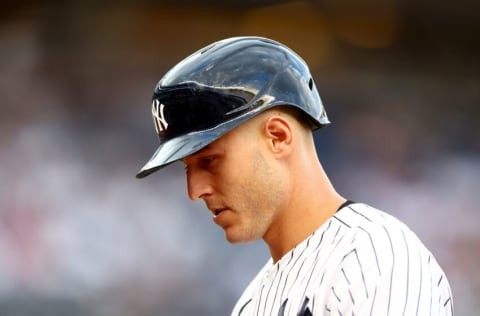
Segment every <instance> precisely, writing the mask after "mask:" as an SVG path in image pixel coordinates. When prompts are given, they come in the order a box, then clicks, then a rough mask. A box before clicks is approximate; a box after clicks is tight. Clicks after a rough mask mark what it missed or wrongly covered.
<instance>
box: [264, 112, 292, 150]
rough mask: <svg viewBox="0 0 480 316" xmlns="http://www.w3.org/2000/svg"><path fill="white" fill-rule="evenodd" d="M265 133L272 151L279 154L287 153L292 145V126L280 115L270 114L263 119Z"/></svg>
mask: <svg viewBox="0 0 480 316" xmlns="http://www.w3.org/2000/svg"><path fill="white" fill-rule="evenodd" d="M264 126H265V131H264V132H265V135H266V137H267V139H268V141H269V146H270V149H271V150H272V152H273V153H274V154H276V155H279V156H285V155H289V154H290V152H291V150H292V145H293V126H292V124H291V122H289V121H288V120H287V119H285V118H284V117H282V116H278V115H275V116H271V117H269V118H268V119H267V120H266V121H265V125H264Z"/></svg>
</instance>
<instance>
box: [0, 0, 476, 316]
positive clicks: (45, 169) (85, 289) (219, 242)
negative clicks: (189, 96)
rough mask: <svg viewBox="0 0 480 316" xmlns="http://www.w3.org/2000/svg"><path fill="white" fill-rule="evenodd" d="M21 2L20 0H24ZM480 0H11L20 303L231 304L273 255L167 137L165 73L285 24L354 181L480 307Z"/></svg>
mask: <svg viewBox="0 0 480 316" xmlns="http://www.w3.org/2000/svg"><path fill="white" fill-rule="evenodd" d="M8 2H10V3H8ZM479 9H480V5H479V4H478V3H477V2H475V1H467V0H459V1H455V2H447V1H414V0H384V1H380V0H366V1H362V2H361V5H360V4H359V2H358V1H353V0H341V1H338V0H337V1H335V0H321V1H266V0H264V1H260V0H258V1H254V0H243V1H238V0H234V1H233V0H232V1H220V0H216V1H214V0H209V1H207V0H205V1H193V0H192V1H185V0H176V1H161V0H158V1H153V0H152V1H146V0H142V1H131V0H123V1H92V0H90V1H89V0H83V1H80V0H69V1H63V2H60V1H58V2H57V1H47V0H45V1H33V0H32V1H17V2H12V1H2V3H1V4H0V95H1V97H0V175H1V179H2V181H1V182H0V315H12V316H24V315H25V316H31V315H35V316H36V315H48V316H55V315H69V316H75V315H82V316H124V315H125V316H130V315H133V316H150V315H227V314H228V313H229V311H230V309H231V307H232V305H233V303H234V301H235V299H236V298H237V296H238V295H239V294H240V293H241V291H242V289H243V287H244V286H245V285H246V284H247V283H248V281H249V280H250V278H251V277H253V275H254V274H255V273H256V271H257V269H258V268H259V267H260V266H261V265H262V264H263V263H264V261H265V260H266V259H267V257H268V253H267V249H266V248H265V247H264V245H263V244H262V243H261V242H259V243H255V244H251V245H239V246H232V245H229V244H228V243H227V242H226V241H225V240H224V238H223V232H222V231H221V230H220V229H219V228H217V227H216V226H215V225H214V224H212V222H211V219H210V215H209V214H208V212H206V211H205V210H204V208H203V205H202V204H201V203H192V202H190V201H188V199H187V195H186V188H185V184H184V180H185V179H184V175H183V168H182V166H179V165H178V164H174V165H172V166H171V167H169V168H168V169H166V170H165V171H164V172H162V173H161V174H155V175H154V176H151V177H148V178H146V179H145V180H142V181H138V180H136V179H135V177H134V176H135V173H136V172H137V170H138V169H139V168H140V167H141V166H142V165H143V163H144V162H145V161H146V160H147V159H148V158H149V157H150V155H151V154H152V153H153V150H154V148H155V147H156V144H157V139H156V136H155V135H154V128H153V124H152V122H151V117H150V114H149V110H150V97H151V94H152V91H153V87H154V86H155V84H156V82H157V81H158V80H159V79H160V77H161V76H162V75H163V74H164V72H165V71H167V70H168V69H169V68H170V67H171V66H173V65H174V64H175V63H176V62H178V61H180V60H181V59H183V58H184V57H186V56H187V55H189V54H190V53H192V52H193V51H195V50H196V49H198V48H201V47H203V46H205V45H206V44H208V43H210V42H212V41H216V40H219V39H222V38H224V37H230V36H236V35H259V36H267V37H271V38H273V39H276V40H279V41H281V42H283V43H285V44H287V45H288V46H290V47H291V48H293V49H294V50H295V51H297V52H298V53H299V54H300V55H302V56H303V57H304V59H305V60H306V61H307V62H308V63H309V65H310V67H311V69H312V72H313V73H314V78H315V80H316V83H317V85H318V89H319V91H320V94H321V96H322V98H323V101H324V103H325V106H326V108H327V112H328V114H329V117H330V119H331V120H332V122H333V124H332V125H331V126H330V127H328V128H325V129H323V130H321V131H320V132H318V133H317V134H316V137H317V139H316V140H317V145H318V151H319V154H320V157H321V159H322V161H323V163H324V165H325V168H326V169H327V171H328V172H329V174H330V176H331V179H332V181H333V183H334V184H335V185H336V186H337V188H338V190H339V191H340V192H341V193H342V194H343V195H345V196H347V197H349V198H351V199H354V200H357V201H363V202H367V203H370V204H372V205H374V206H376V207H378V208H382V209H384V210H386V211H388V212H390V213H392V214H394V215H396V216H397V217H399V218H400V219H402V220H403V221H405V222H406V223H407V224H408V225H409V226H410V227H411V228H412V229H413V230H414V231H416V232H417V234H418V235H419V236H420V237H421V238H422V239H423V240H424V242H425V243H426V244H427V246H428V247H429V248H430V249H431V250H432V252H433V253H434V254H435V255H436V257H437V259H438V261H439V262H440V263H441V265H442V266H443V268H444V269H445V270H446V272H447V275H448V277H449V280H450V283H451V285H452V289H453V295H454V302H455V308H456V312H457V315H479V314H480V301H479V298H480V297H479V293H480V272H479V269H478V267H479V264H480V210H479V205H480V194H479V193H480V192H479V187H480V182H479V181H480V180H479V179H480V163H479V162H480V160H479V157H480V156H479V154H480V142H479V136H480V124H479V123H480V122H479V117H480V115H479V114H480V106H479V105H480V104H479V101H480V76H479V75H480V60H479V56H480V55H479V53H480V41H479V34H480V11H479Z"/></svg>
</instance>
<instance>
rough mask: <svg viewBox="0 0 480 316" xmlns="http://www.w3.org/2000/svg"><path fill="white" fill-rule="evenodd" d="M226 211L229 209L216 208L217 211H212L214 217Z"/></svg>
mask: <svg viewBox="0 0 480 316" xmlns="http://www.w3.org/2000/svg"><path fill="white" fill-rule="evenodd" d="M226 210H227V208H216V209H212V213H213V216H218V215H220V213H222V212H223V211H226Z"/></svg>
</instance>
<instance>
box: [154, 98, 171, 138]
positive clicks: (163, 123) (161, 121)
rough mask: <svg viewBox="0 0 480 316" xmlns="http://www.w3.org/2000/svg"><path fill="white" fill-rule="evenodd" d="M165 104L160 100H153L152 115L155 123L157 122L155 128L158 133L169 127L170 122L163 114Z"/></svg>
mask: <svg viewBox="0 0 480 316" xmlns="http://www.w3.org/2000/svg"><path fill="white" fill-rule="evenodd" d="M164 107H165V105H163V104H161V103H160V102H159V101H158V100H153V102H152V116H153V123H154V124H155V130H156V131H157V134H160V132H163V131H164V130H166V129H167V127H168V122H167V120H166V119H165V116H164V114H163V109H164Z"/></svg>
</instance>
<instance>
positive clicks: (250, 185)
mask: <svg viewBox="0 0 480 316" xmlns="http://www.w3.org/2000/svg"><path fill="white" fill-rule="evenodd" d="M151 110H152V116H153V121H154V126H155V129H156V132H157V134H158V136H159V138H160V146H159V147H158V149H157V151H156V152H155V153H154V155H153V156H152V158H151V159H150V160H149V161H148V162H147V163H146V164H145V166H144V167H143V168H142V169H141V170H140V172H139V173H138V174H137V177H138V178H143V177H145V176H147V175H149V174H151V173H152V172H155V171H156V170H158V169H160V168H163V167H165V166H166V165H168V164H170V163H173V162H175V161H178V160H180V161H182V162H183V163H184V164H185V166H186V170H187V186H188V194H189V197H190V198H191V199H192V200H203V201H204V202H205V204H206V206H207V208H208V209H209V210H210V211H211V213H212V215H213V221H214V222H215V223H216V224H217V225H219V226H220V227H221V228H222V229H223V230H224V232H225V237H226V239H227V240H228V241H229V242H232V243H241V242H251V241H255V240H258V239H263V240H264V242H265V243H266V245H267V246H268V249H269V251H270V254H271V259H270V260H269V261H268V262H267V263H266V265H265V266H264V267H263V268H262V269H261V271H260V272H259V273H258V275H257V276H256V277H255V278H254V279H253V281H252V282H251V283H250V285H249V286H248V287H247V288H246V289H245V291H244V293H243V295H242V296H241V297H240V299H239V300H238V302H237V304H236V305H235V307H234V308H233V312H232V315H234V316H246V315H256V316H257V315H382V316H384V315H422V316H423V315H452V314H453V302H452V295H451V291H450V286H449V283H448V281H447V278H446V276H445V274H444V272H443V271H442V269H441V267H440V266H439V265H438V263H437V261H436V260H435V258H434V256H433V255H432V254H431V253H430V251H429V250H428V249H426V248H425V246H424V245H423V244H422V242H421V241H420V240H419V239H418V238H417V236H416V235H415V234H414V233H413V232H412V231H411V230H410V229H408V228H407V227H406V226H405V225H404V224H403V223H401V222H400V221H399V220H397V219H396V218H394V217H392V216H391V215H388V214H387V213H384V212H382V211H380V210H377V209H375V208H373V207H371V206H369V205H366V204H363V203H358V202H354V201H350V200H348V199H345V198H344V197H342V196H341V195H340V194H339V193H337V192H336V190H335V189H334V187H333V186H332V184H331V183H330V181H329V179H328V176H327V175H326V173H325V172H324V170H323V168H322V165H321V163H320V161H319V159H318V156H317V153H316V148H315V145H314V142H313V136H312V131H313V130H317V129H319V128H321V127H323V126H325V125H328V124H329V123H330V122H329V120H328V118H327V115H326V113H325V109H324V107H323V104H322V102H321V100H320V97H319V94H318V92H317V88H316V86H315V84H314V81H313V78H312V76H311V74H310V71H309V69H308V67H307V65H306V64H305V62H304V61H303V60H302V59H301V58H300V57H299V56H298V55H297V54H296V53H294V52H293V51H292V50H290V49H289V48H287V47H286V46H284V45H282V44H280V43H278V42H275V41H272V40H270V39H266V38H259V37H235V38H229V39H226V40H223V41H219V42H216V43H213V44H211V45H209V46H207V47H205V48H203V49H201V50H199V51H198V52H196V53H194V54H192V55H191V56H189V57H187V58H186V59H184V60H183V61H181V62H180V63H179V64H177V65H176V66H175V67H174V68H172V69H171V70H170V71H169V72H168V73H167V74H166V75H165V76H164V77H163V78H162V79H161V80H160V82H159V83H158V84H157V86H156V87H155V90H154V95H153V102H152V109H151Z"/></svg>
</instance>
